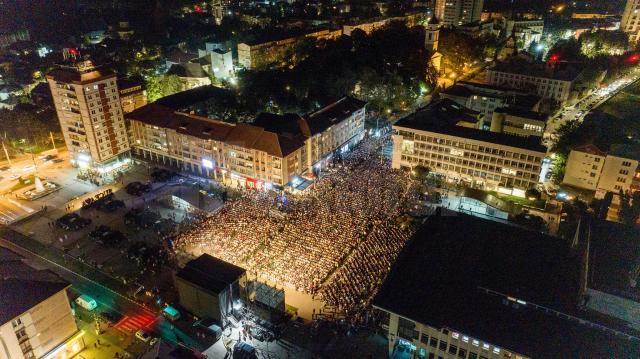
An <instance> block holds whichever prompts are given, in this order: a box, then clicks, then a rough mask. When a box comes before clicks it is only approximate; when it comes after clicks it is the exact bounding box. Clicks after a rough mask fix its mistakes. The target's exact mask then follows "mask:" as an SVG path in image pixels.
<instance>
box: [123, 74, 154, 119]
mask: <svg viewBox="0 0 640 359" xmlns="http://www.w3.org/2000/svg"><path fill="white" fill-rule="evenodd" d="M117 82H118V92H119V93H120V104H121V106H122V112H124V113H129V112H131V111H133V110H135V109H137V108H140V107H142V106H144V105H146V104H147V91H146V90H145V88H144V82H142V81H133V80H130V79H118V81H117Z"/></svg>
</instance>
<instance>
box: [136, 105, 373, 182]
mask: <svg viewBox="0 0 640 359" xmlns="http://www.w3.org/2000/svg"><path fill="white" fill-rule="evenodd" d="M365 105H366V104H365V103H364V102H362V101H358V100H355V99H352V98H349V97H345V98H343V99H340V100H339V101H337V102H335V103H333V104H331V105H329V106H327V107H325V108H323V109H321V110H319V111H316V112H314V113H312V114H310V115H309V116H305V117H304V118H303V117H300V116H298V115H293V114H287V115H273V114H262V115H260V116H258V118H257V119H256V121H255V122H254V124H244V123H238V124H231V123H227V122H223V121H218V120H212V119H209V118H205V117H199V116H195V115H191V114H185V113H179V112H175V111H174V110H172V109H169V108H162V107H161V106H159V105H157V104H150V105H148V106H146V107H144V108H142V109H139V110H138V111H134V112H133V113H131V114H129V115H128V116H127V118H128V120H129V124H130V126H129V127H130V136H131V141H132V143H133V149H134V152H135V153H136V154H137V155H138V156H140V157H142V158H145V159H148V160H152V161H157V162H161V163H163V164H165V165H170V166H174V167H177V168H180V169H182V170H186V171H191V172H195V173H198V174H201V175H204V176H208V177H214V178H216V179H219V180H222V181H223V182H229V183H232V184H235V185H238V186H242V187H250V188H258V189H262V188H266V189H268V188H271V187H272V186H276V187H279V188H283V187H286V186H290V187H294V186H295V184H296V183H297V182H299V181H300V180H301V178H300V177H301V176H305V177H308V176H312V175H313V173H314V172H315V173H317V172H318V171H321V170H322V168H323V167H324V166H325V163H326V162H325V161H326V160H328V159H329V158H330V157H331V156H332V155H333V153H334V152H335V151H336V150H341V151H347V150H348V149H349V148H350V147H351V146H353V145H354V144H355V143H357V142H359V141H360V140H362V138H363V136H364V120H365Z"/></svg>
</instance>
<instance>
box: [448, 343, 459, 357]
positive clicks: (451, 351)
mask: <svg viewBox="0 0 640 359" xmlns="http://www.w3.org/2000/svg"><path fill="white" fill-rule="evenodd" d="M457 352H458V347H457V346H455V345H453V344H451V345H449V354H454V355H455V354H456V353H457Z"/></svg>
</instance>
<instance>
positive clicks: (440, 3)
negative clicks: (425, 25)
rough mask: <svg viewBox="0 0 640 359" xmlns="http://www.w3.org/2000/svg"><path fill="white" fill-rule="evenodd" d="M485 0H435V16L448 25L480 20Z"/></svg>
mask: <svg viewBox="0 0 640 359" xmlns="http://www.w3.org/2000/svg"><path fill="white" fill-rule="evenodd" d="M483 5H484V0H435V9H434V14H435V16H436V17H437V18H438V19H440V21H442V24H443V25H444V26H446V27H451V26H459V25H463V24H467V23H470V22H476V21H480V15H481V14H482V7H483Z"/></svg>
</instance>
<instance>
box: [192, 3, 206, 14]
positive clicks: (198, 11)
mask: <svg viewBox="0 0 640 359" xmlns="http://www.w3.org/2000/svg"><path fill="white" fill-rule="evenodd" d="M193 10H194V11H195V12H197V13H203V12H204V10H203V9H202V6H200V5H197V4H196V5H193Z"/></svg>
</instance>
